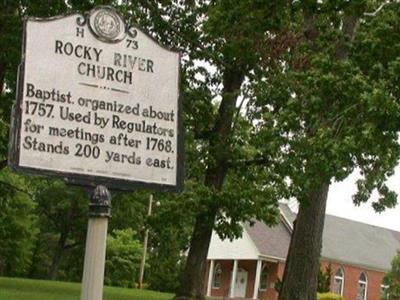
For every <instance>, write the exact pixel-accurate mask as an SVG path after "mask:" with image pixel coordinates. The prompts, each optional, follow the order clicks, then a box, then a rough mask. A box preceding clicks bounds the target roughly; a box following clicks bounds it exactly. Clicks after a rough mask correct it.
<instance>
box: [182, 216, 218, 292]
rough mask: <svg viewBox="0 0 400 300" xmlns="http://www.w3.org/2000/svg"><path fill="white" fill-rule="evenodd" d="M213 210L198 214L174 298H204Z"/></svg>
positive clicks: (213, 217) (213, 218)
mask: <svg viewBox="0 0 400 300" xmlns="http://www.w3.org/2000/svg"><path fill="white" fill-rule="evenodd" d="M215 214H216V212H215V211H209V212H208V213H203V214H201V215H198V216H197V218H196V224H195V227H194V231H193V236H192V240H191V243H190V250H189V255H188V257H187V261H186V266H185V271H184V275H183V276H182V279H181V283H180V289H179V291H178V293H177V296H176V299H179V300H184V299H185V300H186V299H205V296H204V291H205V286H204V283H205V272H206V266H207V253H208V246H209V245H210V240H211V235H212V229H213V226H214V220H215Z"/></svg>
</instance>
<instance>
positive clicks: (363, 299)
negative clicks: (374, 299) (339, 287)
mask: <svg viewBox="0 0 400 300" xmlns="http://www.w3.org/2000/svg"><path fill="white" fill-rule="evenodd" d="M367 288H368V278H367V275H366V274H365V273H364V272H363V273H361V275H360V278H359V279H358V291H357V300H367Z"/></svg>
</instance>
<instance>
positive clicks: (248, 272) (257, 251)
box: [207, 205, 400, 300]
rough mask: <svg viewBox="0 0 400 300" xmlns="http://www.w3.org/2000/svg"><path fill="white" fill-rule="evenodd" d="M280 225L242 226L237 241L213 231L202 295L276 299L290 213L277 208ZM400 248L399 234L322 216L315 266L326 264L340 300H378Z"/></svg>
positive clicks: (291, 217) (291, 218) (289, 233)
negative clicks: (222, 238) (205, 291)
mask: <svg viewBox="0 0 400 300" xmlns="http://www.w3.org/2000/svg"><path fill="white" fill-rule="evenodd" d="M280 210H281V221H280V223H279V224H278V225H277V226H274V227H268V226H267V225H265V224H264V223H262V222H256V223H255V224H254V225H253V226H249V225H244V230H243V235H242V237H241V238H240V239H237V240H234V241H229V240H224V241H223V240H221V239H219V237H218V235H216V234H215V233H213V236H212V239H211V243H210V247H209V251H208V270H207V274H208V276H207V296H211V297H221V298H235V299H237V298H246V299H262V300H276V299H277V298H278V293H277V291H276V289H275V285H276V283H277V282H279V281H280V280H282V276H283V272H284V268H285V260H286V256H287V253H288V249H289V243H290V236H291V232H292V230H293V227H292V224H293V221H294V220H295V217H296V215H295V214H294V213H293V212H292V211H291V210H290V209H289V207H288V206H286V205H281V207H280ZM398 249H400V232H396V231H392V230H389V229H385V228H381V227H376V226H372V225H368V224H364V223H360V222H356V221H352V220H348V219H343V218H339V217H335V216H331V215H326V219H325V227H324V235H323V248H322V257H321V266H322V268H326V267H327V266H328V265H331V270H332V276H331V291H332V292H334V293H336V294H338V295H341V296H343V297H344V298H345V299H346V300H380V299H381V297H382V295H383V292H384V290H385V286H384V285H383V283H382V280H383V277H384V275H385V273H386V272H387V271H389V270H390V268H391V261H392V259H393V257H394V256H395V255H396V251H397V250H398Z"/></svg>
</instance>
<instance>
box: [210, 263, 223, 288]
mask: <svg viewBox="0 0 400 300" xmlns="http://www.w3.org/2000/svg"><path fill="white" fill-rule="evenodd" d="M221 279H222V268H221V264H216V265H215V268H214V274H213V280H212V288H213V289H219V288H220V287H221V281H222V280H221Z"/></svg>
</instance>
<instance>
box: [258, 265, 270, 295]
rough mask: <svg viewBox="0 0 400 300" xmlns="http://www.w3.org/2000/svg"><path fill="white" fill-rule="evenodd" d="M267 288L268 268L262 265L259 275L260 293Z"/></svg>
mask: <svg viewBox="0 0 400 300" xmlns="http://www.w3.org/2000/svg"><path fill="white" fill-rule="evenodd" d="M267 288H268V268H267V265H266V264H264V266H263V268H262V271H261V274H260V288H259V290H260V291H266V290H267Z"/></svg>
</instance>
